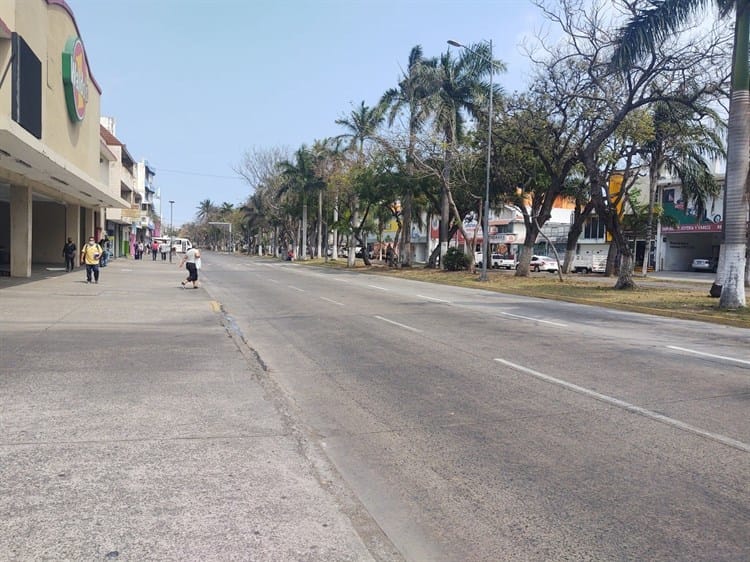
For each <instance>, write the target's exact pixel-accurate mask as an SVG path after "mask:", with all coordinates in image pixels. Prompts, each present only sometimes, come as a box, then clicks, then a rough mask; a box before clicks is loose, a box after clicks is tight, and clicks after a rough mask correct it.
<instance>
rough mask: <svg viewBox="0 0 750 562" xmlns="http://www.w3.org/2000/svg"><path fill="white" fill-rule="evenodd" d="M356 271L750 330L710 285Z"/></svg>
mask: <svg viewBox="0 0 750 562" xmlns="http://www.w3.org/2000/svg"><path fill="white" fill-rule="evenodd" d="M299 263H302V264H309V265H317V266H325V267H332V268H341V269H346V261H345V260H328V261H327V262H325V261H323V260H311V261H307V262H299ZM353 269H354V270H355V271H358V272H362V273H371V274H377V275H387V276H390V277H399V278H402V279H414V280H416V281H425V282H428V283H439V284H444V285H454V286H458V287H467V288H473V289H483V290H486V291H497V292H499V293H508V294H513V295H522V296H528V297H537V298H546V299H553V300H561V301H566V302H574V303H581V304H590V305H594V306H603V307H607V308H612V309H616V310H625V311H629V312H641V313H647V314H655V315H659V316H667V317H672V318H683V319H690V320H699V321H703V322H711V323H715V324H724V325H729V326H737V327H741V328H750V309H747V308H746V309H740V310H721V309H719V299H716V298H711V297H710V296H709V295H708V291H709V286H708V285H707V284H705V283H704V284H701V283H690V282H676V281H662V280H657V279H651V278H649V277H645V278H644V277H639V276H635V277H634V279H635V282H636V284H637V285H638V288H637V289H632V290H627V291H622V290H616V289H614V285H615V281H616V279H615V278H614V277H603V276H598V275H597V276H595V277H592V276H588V277H587V278H585V279H584V278H581V276H580V275H568V276H564V281H563V282H562V283H561V282H560V280H559V279H558V277H557V275H552V274H533V275H531V276H530V277H516V276H515V272H512V271H488V272H487V273H488V280H487V281H486V282H483V281H480V280H479V274H478V273H470V272H468V271H443V270H437V269H426V268H424V267H412V268H406V269H397V268H389V267H383V266H379V265H373V266H370V267H367V266H364V265H363V264H362V262H361V260H357V263H356V265H355V267H354V268H353Z"/></svg>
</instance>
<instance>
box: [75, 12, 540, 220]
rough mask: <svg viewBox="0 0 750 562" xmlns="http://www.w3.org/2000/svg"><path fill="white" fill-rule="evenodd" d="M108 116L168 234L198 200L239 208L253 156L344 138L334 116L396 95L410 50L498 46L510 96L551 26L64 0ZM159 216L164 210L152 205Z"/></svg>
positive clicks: (419, 15) (492, 17)
mask: <svg viewBox="0 0 750 562" xmlns="http://www.w3.org/2000/svg"><path fill="white" fill-rule="evenodd" d="M67 2H68V5H69V6H70V8H71V9H72V11H73V13H74V15H75V18H76V22H77V23H78V27H79V31H80V34H81V39H82V41H83V44H84V47H85V49H86V54H87V57H88V60H89V64H90V70H91V73H92V75H93V76H94V78H95V79H96V81H97V83H98V84H99V86H100V87H101V89H102V97H101V114H102V115H103V116H108V117H114V118H115V120H116V134H117V137H118V138H119V139H120V140H121V141H122V142H123V143H125V144H126V146H127V148H128V151H129V152H130V154H131V155H132V156H133V158H135V159H136V160H139V161H140V160H143V159H145V160H147V161H148V162H149V164H150V165H151V166H153V167H154V168H155V170H156V177H155V186H156V187H157V189H158V190H159V193H160V195H161V200H162V201H163V203H162V219H163V221H164V223H165V224H168V221H169V220H170V217H169V212H170V209H169V204H168V203H167V202H168V201H169V200H174V201H175V203H174V205H173V207H172V213H173V217H172V220H173V222H174V225H175V226H177V225H181V224H184V223H186V222H189V221H193V220H195V214H196V210H197V207H198V205H199V203H200V202H201V201H204V200H206V199H209V200H211V201H212V202H214V203H215V204H217V205H221V204H222V203H224V202H228V203H232V204H234V205H235V206H238V205H241V204H242V203H243V202H244V201H245V200H246V198H247V197H248V196H249V195H250V194H251V193H252V188H251V187H250V186H249V185H248V184H247V183H246V182H244V181H243V180H241V179H239V178H238V176H237V175H236V174H235V172H234V170H233V169H234V168H237V167H238V165H239V164H240V162H241V160H242V156H243V154H244V153H245V152H246V151H248V150H251V149H264V148H273V147H287V148H289V149H290V150H296V149H297V148H299V147H300V146H301V145H302V144H307V145H311V144H312V143H313V142H314V141H315V140H316V139H322V138H325V137H330V136H335V135H338V134H341V133H343V132H344V131H343V129H342V128H341V127H340V126H339V125H336V123H335V121H336V119H339V118H341V117H345V116H347V115H348V114H349V113H350V112H351V111H352V109H354V107H355V106H356V105H359V103H360V102H361V101H364V102H365V103H366V104H367V105H369V106H372V105H374V104H375V103H377V101H378V100H379V98H380V96H381V95H382V94H383V93H384V92H385V91H386V90H387V89H388V88H391V87H394V86H396V85H397V83H398V81H399V78H400V76H401V73H402V70H403V69H404V68H405V67H406V64H407V59H408V55H409V52H410V51H411V49H412V47H414V46H415V45H421V46H422V48H423V51H424V55H425V56H426V57H432V56H437V55H439V54H441V53H443V52H445V51H447V50H448V49H454V50H455V49H456V48H455V47H449V45H448V44H447V40H448V39H455V40H457V41H459V42H461V43H464V44H472V43H479V42H481V41H488V40H492V42H493V48H494V56H495V58H496V59H500V60H502V61H503V62H505V63H506V65H507V68H508V69H507V72H505V73H504V74H501V75H497V76H496V77H495V81H496V82H497V83H499V84H500V85H501V86H502V87H503V88H504V89H505V90H506V91H509V92H512V91H515V90H520V89H522V88H523V87H524V84H525V83H526V80H527V77H528V72H529V64H528V61H527V59H526V57H525V55H524V54H523V52H522V50H521V49H520V44H521V42H522V41H523V40H524V38H528V37H531V36H533V34H534V33H535V32H536V31H537V30H538V29H540V27H541V26H542V25H543V19H542V17H541V14H540V13H539V11H538V9H537V8H536V7H535V6H534V5H533V4H531V2H529V1H528V0H270V1H266V0H117V1H116V0H67ZM157 210H158V208H157Z"/></svg>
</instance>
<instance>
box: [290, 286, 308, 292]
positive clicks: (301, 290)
mask: <svg viewBox="0 0 750 562" xmlns="http://www.w3.org/2000/svg"><path fill="white" fill-rule="evenodd" d="M287 287H289V288H290V289H294V290H295V291H299V292H300V293H304V292H305V290H304V289H300V288H299V287H295V286H294V285H287Z"/></svg>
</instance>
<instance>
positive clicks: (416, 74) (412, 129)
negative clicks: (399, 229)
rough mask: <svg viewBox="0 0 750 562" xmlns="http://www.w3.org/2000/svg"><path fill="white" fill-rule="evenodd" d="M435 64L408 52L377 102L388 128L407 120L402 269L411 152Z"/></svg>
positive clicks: (407, 244) (408, 260)
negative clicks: (403, 118) (394, 84)
mask: <svg viewBox="0 0 750 562" xmlns="http://www.w3.org/2000/svg"><path fill="white" fill-rule="evenodd" d="M436 65H437V61H436V59H425V58H424V56H423V54H422V47H421V46H420V45H416V46H415V47H412V49H411V51H410V52H409V63H408V66H407V67H406V71H405V72H403V74H402V77H401V80H400V81H399V83H398V86H397V87H395V88H390V89H389V90H387V91H386V92H385V93H384V94H383V97H382V98H381V99H380V104H381V106H384V107H386V108H388V109H389V111H388V126H389V127H392V126H393V123H394V121H395V119H396V117H397V116H398V115H399V114H400V113H401V112H402V111H403V112H405V113H406V116H407V119H408V135H409V138H408V141H407V147H406V175H407V178H408V181H407V184H406V186H405V189H404V194H403V210H402V215H403V232H404V235H403V236H402V237H401V240H400V243H399V246H400V247H399V252H398V255H399V259H400V263H401V265H402V266H405V267H410V266H411V265H412V259H413V255H412V247H411V220H412V214H413V210H412V207H413V202H414V186H413V185H412V182H413V181H414V150H415V147H416V142H417V134H418V133H419V132H420V131H421V130H422V128H423V126H424V124H425V121H426V119H427V117H428V116H429V107H428V104H427V100H428V97H429V95H430V93H431V91H432V90H433V85H434V79H435V76H436V75H435V72H434V69H435V68H436Z"/></svg>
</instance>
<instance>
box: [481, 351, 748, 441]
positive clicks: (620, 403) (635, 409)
mask: <svg viewBox="0 0 750 562" xmlns="http://www.w3.org/2000/svg"><path fill="white" fill-rule="evenodd" d="M495 361H497V362H498V363H502V364H503V365H506V366H508V367H510V368H511V369H515V370H517V371H521V372H522V373H527V374H529V375H531V376H533V377H536V378H538V379H542V380H543V381H546V382H549V383H552V384H556V385H558V386H562V387H563V388H567V389H568V390H572V391H573V392H577V393H579V394H584V395H586V396H590V397H591V398H594V399H596V400H599V401H601V402H605V403H607V404H612V405H613V406H617V407H618V408H622V409H624V410H627V411H628V412H632V413H634V414H638V415H641V416H644V417H646V418H650V419H652V420H656V421H659V422H662V423H665V424H667V425H671V426H673V427H676V428H678V429H682V430H684V431H688V432H690V433H694V434H695V435H699V436H701V437H705V438H707V439H712V440H714V441H717V442H719V443H722V444H724V445H727V446H729V447H733V448H735V449H739V450H740V451H744V452H745V453H750V445H749V444H747V443H743V442H742V441H737V440H736V439H732V438H731V437H726V436H724V435H720V434H718V433H712V432H710V431H706V430H703V429H701V428H699V427H695V426H694V425H690V424H688V423H685V422H682V421H680V420H676V419H674V418H670V417H668V416H664V415H662V414H658V413H656V412H653V411H651V410H647V409H646V408H641V407H640V406H636V405H635V404H630V403H629V402H625V401H624V400H619V399H618V398H613V397H611V396H607V395H606V394H600V393H599V392H596V391H594V390H589V389H588V388H584V387H582V386H578V385H577V384H573V383H569V382H567V381H564V380H561V379H556V378H555V377H551V376H549V375H545V374H544V373H540V372H539V371H535V370H533V369H529V368H528V367H524V366H522V365H518V364H516V363H511V362H510V361H506V360H505V359H499V358H497V357H496V358H495Z"/></svg>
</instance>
